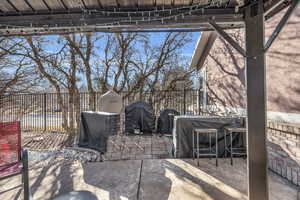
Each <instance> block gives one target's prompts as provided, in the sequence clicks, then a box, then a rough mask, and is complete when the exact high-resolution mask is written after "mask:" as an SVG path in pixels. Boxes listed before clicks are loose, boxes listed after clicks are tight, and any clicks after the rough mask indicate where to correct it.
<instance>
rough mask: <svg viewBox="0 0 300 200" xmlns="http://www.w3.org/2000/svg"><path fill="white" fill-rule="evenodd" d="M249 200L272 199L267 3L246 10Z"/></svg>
mask: <svg viewBox="0 0 300 200" xmlns="http://www.w3.org/2000/svg"><path fill="white" fill-rule="evenodd" d="M245 28H246V30H245V37H246V39H245V40H246V53H247V57H246V77H247V79H246V82H247V115H248V117H247V128H248V134H247V143H248V144H247V147H248V148H247V154H248V159H247V165H248V195H249V200H257V199H259V200H268V176H267V173H268V171H267V149H266V67H265V53H264V36H265V35H264V15H263V0H260V1H258V2H257V3H255V4H251V5H250V6H248V7H247V8H246V10H245Z"/></svg>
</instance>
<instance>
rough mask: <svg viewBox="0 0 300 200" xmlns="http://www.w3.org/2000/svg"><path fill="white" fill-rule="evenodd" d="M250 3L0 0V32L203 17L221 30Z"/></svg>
mask: <svg viewBox="0 0 300 200" xmlns="http://www.w3.org/2000/svg"><path fill="white" fill-rule="evenodd" d="M289 1H290V0H285V1H283V0H266V1H265V10H266V11H268V12H269V13H268V15H270V16H271V15H272V14H273V13H272V12H271V9H270V8H271V6H272V7H273V6H274V5H275V4H276V5H277V3H280V4H278V5H281V7H285V6H287V5H288V4H289ZM249 3H250V0H1V1H0V35H2V36H3V35H26V34H30V35H35V34H58V33H72V32H98V31H100V32H121V31H123V32H124V31H162V30H168V31H178V30H179V29H180V30H179V31H205V30H213V29H212V28H211V26H210V25H209V24H208V23H207V21H208V19H213V20H214V21H215V22H216V23H218V25H219V26H220V27H221V28H223V29H225V28H237V27H241V26H243V9H244V6H245V5H247V4H249ZM283 3H284V4H283ZM277 9H280V7H278V8H277ZM154 29H156V30H154ZM158 29H160V30H158Z"/></svg>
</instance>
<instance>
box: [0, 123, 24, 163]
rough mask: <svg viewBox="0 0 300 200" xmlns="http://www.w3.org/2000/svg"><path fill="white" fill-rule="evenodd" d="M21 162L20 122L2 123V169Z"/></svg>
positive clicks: (0, 141) (0, 136) (0, 154)
mask: <svg viewBox="0 0 300 200" xmlns="http://www.w3.org/2000/svg"><path fill="white" fill-rule="evenodd" d="M20 162H21V128H20V122H19V121H17V122H0V168H3V167H9V166H12V165H15V164H17V163H20Z"/></svg>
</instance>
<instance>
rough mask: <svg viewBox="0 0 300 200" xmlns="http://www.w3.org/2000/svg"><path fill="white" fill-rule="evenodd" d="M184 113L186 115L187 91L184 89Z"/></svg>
mask: <svg viewBox="0 0 300 200" xmlns="http://www.w3.org/2000/svg"><path fill="white" fill-rule="evenodd" d="M183 113H184V114H186V89H185V88H184V89H183Z"/></svg>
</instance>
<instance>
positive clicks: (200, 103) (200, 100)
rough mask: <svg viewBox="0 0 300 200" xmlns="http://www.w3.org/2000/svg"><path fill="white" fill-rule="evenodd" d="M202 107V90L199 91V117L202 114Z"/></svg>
mask: <svg viewBox="0 0 300 200" xmlns="http://www.w3.org/2000/svg"><path fill="white" fill-rule="evenodd" d="M201 105H202V99H201V89H200V88H199V89H198V115H200V114H201Z"/></svg>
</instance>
